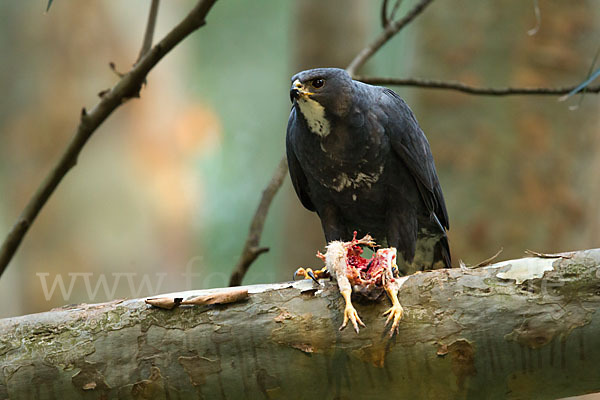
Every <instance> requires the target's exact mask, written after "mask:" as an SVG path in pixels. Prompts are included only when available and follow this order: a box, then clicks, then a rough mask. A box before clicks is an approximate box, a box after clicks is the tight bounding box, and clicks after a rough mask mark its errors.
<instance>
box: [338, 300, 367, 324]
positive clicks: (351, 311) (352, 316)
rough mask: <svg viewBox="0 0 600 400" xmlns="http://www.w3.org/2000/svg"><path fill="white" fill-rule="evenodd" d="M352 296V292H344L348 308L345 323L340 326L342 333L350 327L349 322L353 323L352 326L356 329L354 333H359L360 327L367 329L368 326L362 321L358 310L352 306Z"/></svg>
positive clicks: (345, 311) (345, 313)
mask: <svg viewBox="0 0 600 400" xmlns="http://www.w3.org/2000/svg"><path fill="white" fill-rule="evenodd" d="M351 295H352V290H344V291H342V296H344V300H345V301H346V308H344V323H342V326H340V331H341V330H343V329H344V328H345V327H346V325H348V321H352V326H353V327H354V331H355V332H356V333H358V331H359V329H358V325H359V324H360V326H362V327H363V328H366V325H365V324H364V323H363V322H362V321H361V320H360V317H359V316H358V312H356V308H354V306H353V305H352V301H351V300H350V296H351Z"/></svg>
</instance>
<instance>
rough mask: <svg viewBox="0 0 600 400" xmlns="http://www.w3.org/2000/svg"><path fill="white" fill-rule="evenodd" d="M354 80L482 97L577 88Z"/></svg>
mask: <svg viewBox="0 0 600 400" xmlns="http://www.w3.org/2000/svg"><path fill="white" fill-rule="evenodd" d="M354 79H356V80H359V81H361V82H364V83H368V84H371V85H389V86H412V87H419V88H424V89H445V90H455V91H459V92H462V93H468V94H474V95H484V96H513V95H546V96H557V95H563V94H568V93H570V92H571V91H572V90H573V89H575V88H576V87H577V85H574V86H566V87H557V88H547V87H504V88H485V87H476V86H470V85H467V84H464V83H461V82H457V81H438V80H431V79H416V78H406V79H402V78H383V77H370V76H356V77H354ZM585 92H586V93H600V85H597V86H589V87H587V88H586V89H585Z"/></svg>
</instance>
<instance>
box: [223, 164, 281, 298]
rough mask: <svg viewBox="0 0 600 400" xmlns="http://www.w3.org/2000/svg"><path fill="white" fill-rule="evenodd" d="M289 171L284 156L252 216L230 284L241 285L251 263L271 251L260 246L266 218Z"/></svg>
mask: <svg viewBox="0 0 600 400" xmlns="http://www.w3.org/2000/svg"><path fill="white" fill-rule="evenodd" d="M287 171H288V166H287V158H286V157H285V156H284V157H283V158H282V159H281V161H279V165H278V166H277V168H276V169H275V172H274V173H273V176H272V177H271V181H270V182H269V184H268V185H267V187H266V188H265V189H264V190H263V193H262V197H261V199H260V203H259V204H258V207H257V209H256V212H255V213H254V217H253V218H252V223H251V224H250V229H249V232H248V237H247V238H246V243H245V244H244V250H243V251H242V255H241V256H240V259H239V261H238V263H237V266H236V267H235V269H234V270H233V272H232V273H231V277H230V278H229V286H239V285H241V284H242V280H243V279H244V275H246V272H247V271H248V268H250V265H251V264H252V263H253V262H254V260H256V258H257V257H258V256H260V255H261V254H262V253H265V252H267V251H269V248H268V247H260V237H261V235H262V231H263V228H264V226H265V219H266V218H267V214H268V212H269V207H270V206H271V203H272V202H273V198H274V197H275V194H276V193H277V191H278V190H279V188H280V187H281V185H282V184H283V180H284V179H285V176H286V174H287Z"/></svg>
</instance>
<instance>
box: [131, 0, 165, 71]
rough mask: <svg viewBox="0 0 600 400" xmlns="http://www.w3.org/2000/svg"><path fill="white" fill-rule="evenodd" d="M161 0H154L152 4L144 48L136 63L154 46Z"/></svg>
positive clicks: (143, 43)
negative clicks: (153, 41)
mask: <svg viewBox="0 0 600 400" xmlns="http://www.w3.org/2000/svg"><path fill="white" fill-rule="evenodd" d="M159 3H160V0H152V4H150V14H148V22H147V23H146V32H145V33H144V41H143V42H142V48H141V49H140V55H139V56H138V59H137V61H136V64H137V63H138V62H139V61H140V60H141V59H142V57H143V56H145V55H146V53H147V52H148V51H150V47H152V40H153V38H154V29H155V27H156V17H157V16H158V5H159Z"/></svg>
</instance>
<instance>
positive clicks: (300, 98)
mask: <svg viewBox="0 0 600 400" xmlns="http://www.w3.org/2000/svg"><path fill="white" fill-rule="evenodd" d="M352 88H353V81H352V78H350V75H348V73H347V72H346V71H345V70H343V69H339V68H316V69H309V70H306V71H302V72H299V73H297V74H296V75H294V76H292V87H291V88H290V100H291V101H292V103H294V104H300V106H301V108H302V105H303V104H311V103H310V102H311V101H313V102H316V103H318V105H320V106H321V107H323V108H324V110H325V111H326V112H327V113H328V114H330V115H335V116H338V117H342V116H344V115H345V114H346V113H347V111H348V109H349V107H350V104H351V101H352ZM313 106H314V104H313Z"/></svg>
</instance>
